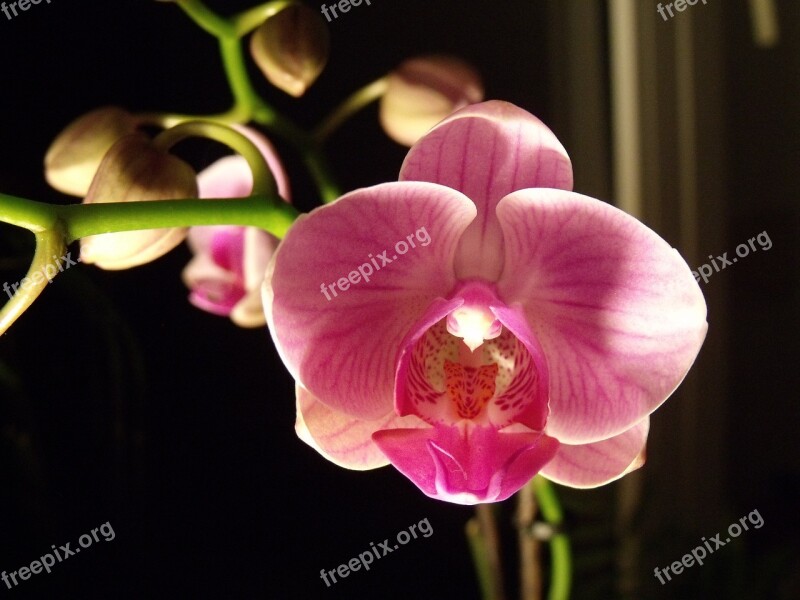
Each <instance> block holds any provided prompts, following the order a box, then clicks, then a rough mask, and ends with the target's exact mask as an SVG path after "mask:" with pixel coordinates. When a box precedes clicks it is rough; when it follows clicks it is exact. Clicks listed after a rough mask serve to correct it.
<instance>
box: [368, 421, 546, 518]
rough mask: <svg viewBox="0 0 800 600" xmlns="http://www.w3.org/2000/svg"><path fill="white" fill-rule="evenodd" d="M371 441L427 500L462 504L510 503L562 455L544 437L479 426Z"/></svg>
mask: <svg viewBox="0 0 800 600" xmlns="http://www.w3.org/2000/svg"><path fill="white" fill-rule="evenodd" d="M372 439H373V440H375V442H376V443H377V444H378V446H379V447H380V449H381V450H382V451H383V453H384V454H385V455H386V456H388V457H389V460H390V461H391V462H392V464H393V465H394V466H395V468H397V469H398V470H399V471H400V472H401V473H403V475H405V476H406V477H408V478H409V479H411V481H413V482H414V484H415V485H416V486H417V487H418V488H419V489H420V490H422V492H423V493H425V495H427V496H430V497H431V498H437V499H440V500H447V501H449V502H454V503H457V504H477V503H480V502H499V501H501V500H505V499H506V498H508V497H509V496H511V495H512V494H514V493H515V492H517V491H518V490H519V489H520V488H521V487H522V486H523V485H525V484H526V483H527V482H528V481H530V479H531V478H532V477H533V476H534V475H536V473H537V472H538V471H539V470H540V469H541V468H542V466H544V465H545V464H547V462H548V461H549V460H550V459H552V457H553V456H554V455H555V454H556V452H557V450H558V442H557V441H556V440H555V439H553V438H550V437H548V436H546V435H543V434H539V433H533V432H530V433H504V432H498V431H497V430H496V429H495V428H494V427H480V426H475V427H473V428H472V429H471V430H469V431H468V432H465V431H464V430H463V429H462V428H460V427H445V426H437V427H430V428H425V429H387V430H382V431H378V432H376V433H375V434H374V435H373V436H372Z"/></svg>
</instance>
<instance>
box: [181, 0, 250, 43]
mask: <svg viewBox="0 0 800 600" xmlns="http://www.w3.org/2000/svg"><path fill="white" fill-rule="evenodd" d="M178 6H180V7H181V8H182V9H183V12H185V13H186V14H187V15H188V16H189V18H191V19H192V21H194V22H195V23H197V24H198V25H199V26H200V27H201V28H202V29H203V30H205V31H207V32H208V33H210V34H211V35H213V36H214V37H234V36H235V35H236V31H235V29H234V27H233V25H232V24H231V22H230V20H228V19H226V18H224V17H220V16H219V15H218V14H217V13H215V12H214V11H213V10H211V9H210V8H208V7H207V6H206V5H205V4H204V3H203V2H201V0H180V1H179V2H178Z"/></svg>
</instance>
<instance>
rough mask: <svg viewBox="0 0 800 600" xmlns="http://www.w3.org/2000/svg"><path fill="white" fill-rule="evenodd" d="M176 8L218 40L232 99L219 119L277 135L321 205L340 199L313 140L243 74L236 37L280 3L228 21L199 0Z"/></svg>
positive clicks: (166, 117)
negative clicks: (305, 172) (259, 127)
mask: <svg viewBox="0 0 800 600" xmlns="http://www.w3.org/2000/svg"><path fill="white" fill-rule="evenodd" d="M179 5H180V7H181V8H183V10H184V11H185V12H186V14H187V15H189V17H191V18H192V19H193V20H194V21H195V22H196V23H197V24H198V25H200V26H201V27H202V28H203V29H205V30H206V31H207V32H209V33H210V34H212V35H213V36H215V37H217V39H218V40H219V47H220V54H221V57H222V63H223V66H224V68H225V75H226V77H227V79H228V84H229V86H230V88H231V92H232V93H233V97H234V106H233V108H231V110H229V111H228V112H227V113H223V114H222V115H221V116H222V117H223V119H233V120H234V121H235V122H238V123H246V122H248V121H250V120H253V121H255V122H256V123H258V124H260V125H263V126H264V128H265V129H266V130H267V131H268V132H270V133H274V134H277V135H279V136H281V137H282V138H284V139H285V140H286V141H287V142H288V143H289V144H291V146H292V147H293V148H294V149H295V150H296V151H297V152H298V153H299V154H300V156H301V157H302V159H303V162H304V163H305V165H306V168H307V169H308V172H309V174H310V175H311V177H312V178H313V179H314V183H315V184H316V186H317V190H318V191H319V194H320V197H321V198H322V200H323V202H332V201H333V200H335V199H336V198H338V197H339V196H341V191H340V189H339V186H338V185H337V184H336V182H335V180H334V178H333V176H332V174H331V172H330V168H329V167H328V164H327V161H326V160H325V157H324V156H323V155H322V152H321V151H320V148H319V145H318V144H317V143H316V142H315V140H314V139H313V137H312V136H311V135H309V134H308V133H307V132H306V131H304V130H302V129H300V128H299V127H298V126H297V125H295V124H294V123H293V122H292V121H291V120H290V119H288V118H287V117H285V116H283V115H282V114H280V113H279V112H278V111H276V110H275V109H274V108H273V107H272V106H270V105H269V104H268V103H267V102H266V101H264V100H263V99H262V98H261V96H259V94H258V93H257V92H256V91H255V89H254V88H253V85H252V83H251V82H250V76H249V75H248V73H247V66H246V64H245V60H244V52H243V51H242V43H241V39H240V38H241V36H242V35H244V34H245V33H247V31H248V30H249V29H248V28H251V26H252V25H253V24H254V22H255V21H256V20H257V17H258V16H259V15H261V16H264V15H266V16H269V13H270V11H273V10H274V11H277V10H280V9H281V8H283V1H282V0H278V1H276V2H271V3H268V4H265V5H263V6H260V7H256V8H254V9H251V10H249V11H246V12H244V13H241V14H239V15H238V16H235V17H232V18H231V19H225V18H222V17H220V16H218V15H217V14H215V13H214V12H213V11H211V10H210V9H209V8H208V7H206V6H205V4H203V3H202V2H201V1H200V0H183V1H182V2H179ZM162 118H163V119H164V121H166V122H171V123H173V124H174V123H175V121H176V120H180V119H181V116H180V115H163V116H162Z"/></svg>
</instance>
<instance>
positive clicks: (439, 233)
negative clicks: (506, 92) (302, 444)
mask: <svg viewBox="0 0 800 600" xmlns="http://www.w3.org/2000/svg"><path fill="white" fill-rule="evenodd" d="M474 216H475V206H474V205H473V204H472V203H471V202H470V201H469V199H467V198H465V197H464V196H463V195H462V194H460V193H458V192H456V191H454V190H451V189H448V188H445V187H443V186H437V185H433V184H428V183H387V184H382V185H378V186H375V187H372V188H366V189H361V190H357V191H355V192H351V193H349V194H346V195H345V196H343V197H341V198H340V199H338V200H337V201H336V202H334V203H332V204H329V205H326V206H323V207H320V208H317V209H315V210H314V211H312V212H311V213H309V214H308V215H305V216H301V217H300V218H299V219H298V220H297V221H296V222H295V224H294V225H293V226H292V228H291V229H290V230H289V232H288V234H287V235H286V237H285V238H284V240H283V242H282V243H281V245H280V246H279V247H278V250H277V251H276V253H275V255H274V256H273V259H272V262H271V263H270V267H269V269H268V271H267V277H266V281H265V283H264V310H265V313H266V315H267V321H268V323H269V325H270V332H271V333H272V337H273V339H274V341H275V344H276V346H277V348H278V351H279V353H280V355H281V357H282V359H283V361H284V363H285V364H286V365H287V367H288V369H289V372H290V373H291V374H292V375H293V377H294V378H295V380H297V381H298V382H300V383H302V384H303V385H304V386H305V387H306V388H307V389H308V390H309V391H310V392H312V393H313V394H314V395H315V396H317V397H318V398H320V399H322V400H323V401H324V402H325V403H326V404H327V405H328V406H330V407H331V408H335V409H337V410H341V411H342V412H346V413H347V414H350V415H351V416H354V417H359V418H361V419H376V418H380V417H382V416H383V415H385V414H386V413H387V411H388V410H390V409H391V407H392V398H393V388H394V374H395V368H396V362H395V361H396V360H397V354H398V349H399V347H400V342H401V340H402V339H403V337H404V336H405V335H406V333H407V332H408V331H409V329H410V328H411V327H412V326H413V325H414V324H415V322H416V321H417V320H418V319H419V317H420V316H421V315H422V314H423V313H424V312H425V310H426V309H427V308H428V307H429V306H430V305H431V303H432V302H433V301H434V300H435V299H436V298H437V297H440V296H444V295H446V293H447V292H448V291H449V290H450V289H451V288H452V287H453V284H454V282H455V278H454V274H453V269H452V263H453V254H454V252H455V247H456V244H457V242H458V239H459V237H460V236H461V234H462V232H463V231H464V229H465V228H466V227H467V226H468V224H469V223H470V221H471V220H472V219H473V218H474ZM422 231H424V232H425V234H426V235H425V236H424V237H420V234H421V232H422ZM412 239H414V240H416V242H415V243H416V244H417V247H416V248H411V249H408V250H407V253H404V254H403V255H402V256H399V255H398V254H399V251H398V250H397V246H398V245H399V242H403V243H405V244H406V245H408V244H409V243H410V241H411V240H412ZM423 243H424V244H425V245H424V246H423V245H422V244H423ZM385 248H386V249H388V250H385V251H384V249H385ZM396 253H397V254H396ZM373 254H374V256H373ZM381 255H384V256H385V257H386V259H387V260H388V262H386V263H384V264H380V263H379V261H378V258H377V257H379V256H381ZM373 261H374V262H373ZM381 262H383V259H381ZM359 265H360V266H359ZM376 265H377V268H374V267H375V266H376ZM367 268H369V272H368V269H367ZM357 269H360V271H359V270H357ZM340 284H341V285H340ZM325 286H328V287H327V288H326V287H325ZM337 287H338V291H337ZM326 298H327V299H326Z"/></svg>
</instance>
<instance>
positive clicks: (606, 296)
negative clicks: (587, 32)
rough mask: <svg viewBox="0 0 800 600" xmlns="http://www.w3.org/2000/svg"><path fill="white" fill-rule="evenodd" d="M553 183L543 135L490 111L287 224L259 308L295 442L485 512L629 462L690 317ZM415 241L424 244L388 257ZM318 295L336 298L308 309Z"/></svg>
mask: <svg viewBox="0 0 800 600" xmlns="http://www.w3.org/2000/svg"><path fill="white" fill-rule="evenodd" d="M571 187H572V167H571V164H570V161H569V158H568V157H567V154H566V152H565V150H564V148H563V147H562V146H561V144H560V143H559V142H558V140H557V139H556V137H555V136H554V135H553V133H552V132H551V131H550V130H549V129H548V128H547V127H546V126H545V125H543V124H542V123H541V122H540V121H539V120H538V119H536V118H535V117H534V116H532V115H530V114H529V113H527V112H525V111H523V110H522V109H520V108H518V107H516V106H514V105H511V104H508V103H505V102H499V101H491V102H485V103H482V104H476V105H472V106H468V107H466V108H464V109H461V110H459V111H458V112H456V113H454V114H453V115H451V116H450V117H448V118H447V119H445V120H444V121H443V122H442V123H440V124H439V125H437V126H436V127H435V128H434V129H433V130H431V131H430V132H429V133H428V134H427V135H426V136H425V137H423V138H422V139H421V140H420V141H419V142H418V143H417V144H416V145H415V146H414V147H413V148H412V149H411V150H410V152H409V154H408V156H407V158H406V160H405V162H404V164H403V167H402V169H401V172H400V181H399V182H394V183H387V184H382V185H377V186H375V187H371V188H366V189H360V190H356V191H354V192H352V193H349V194H347V195H345V196H343V197H342V198H340V199H339V200H337V201H336V202H335V203H333V204H330V205H327V206H324V207H321V208H318V209H316V210H315V211H313V212H311V213H310V214H309V215H308V216H306V217H304V218H302V219H300V220H298V221H297V222H296V224H295V225H294V226H293V227H292V229H291V230H290V231H289V233H288V235H287V236H286V238H285V239H284V241H283V243H282V244H281V246H280V248H279V249H278V251H277V252H276V253H275V255H274V256H273V258H272V261H271V263H270V267H269V270H268V273H267V278H266V280H265V284H264V307H265V310H266V314H267V321H268V323H269V326H270V331H271V334H272V336H273V339H274V340H275V343H276V345H277V347H278V350H279V352H280V354H281V357H282V358H283V360H284V362H285V363H286V365H287V367H288V369H289V371H290V372H291V373H292V375H293V376H294V378H295V379H296V381H297V407H298V418H297V432H298V434H299V435H300V437H301V438H302V439H303V440H305V441H306V442H308V443H309V444H310V445H312V446H313V447H314V448H316V449H317V450H318V451H319V452H320V453H322V454H323V455H324V456H326V457H327V458H329V459H330V460H332V461H333V462H335V463H337V464H339V465H342V466H345V467H348V468H353V469H370V468H375V467H379V466H383V465H386V464H388V463H391V464H393V465H394V466H395V467H396V468H397V469H398V470H400V471H401V472H402V473H403V474H405V475H406V476H407V477H408V478H409V479H411V480H412V481H413V482H414V483H415V484H416V485H417V486H418V487H419V488H420V489H421V490H422V491H423V492H424V493H425V494H427V495H428V496H431V497H433V498H439V499H442V500H448V501H451V502H457V503H462V504H474V503H478V502H492V501H499V500H503V499H505V498H507V497H509V496H510V495H511V494H513V493H514V492H516V491H517V490H519V489H520V488H521V487H522V486H523V485H525V483H526V482H528V481H529V480H530V479H531V478H532V477H533V476H534V475H535V474H536V473H541V474H542V475H543V476H545V477H547V478H549V479H551V480H553V481H556V482H559V483H562V484H565V485H569V486H573V487H594V486H598V485H602V484H604V483H607V482H609V481H612V480H614V479H617V478H619V477H621V476H622V475H624V474H625V473H627V472H629V471H631V470H633V469H635V468H637V467H639V466H640V465H641V464H642V463H643V462H644V448H645V443H646V440H647V433H648V425H649V415H650V413H652V412H653V411H654V410H655V409H656V408H658V407H659V406H660V405H661V403H662V402H664V400H665V399H666V398H667V397H668V396H669V395H670V394H671V393H672V391H673V390H674V389H675V387H676V386H677V385H678V384H679V383H680V382H681V380H682V379H683V377H684V375H685V374H686V372H687V370H688V369H689V367H690V366H691V364H692V363H693V361H694V359H695V357H696V355H697V353H698V351H699V349H700V346H701V344H702V342H703V339H704V337H705V333H706V329H707V324H706V321H705V316H706V306H705V302H704V300H703V295H702V293H701V292H700V289H699V287H698V285H697V283H696V282H695V280H694V278H693V277H692V275H691V271H690V269H689V267H688V266H687V265H686V263H685V262H684V260H683V259H682V258H681V257H680V255H679V254H678V253H677V252H676V251H675V250H674V249H672V248H671V247H670V246H669V245H668V244H667V243H666V242H665V241H664V240H662V239H661V238H660V237H659V236H658V235H656V234H655V233H654V232H653V231H651V230H650V229H648V228H647V227H646V226H644V225H643V224H641V223H640V222H639V221H637V220H636V219H634V218H633V217H631V216H629V215H627V214H625V213H623V212H622V211H620V210H618V209H616V208H614V207H612V206H610V205H608V204H606V203H604V202H601V201H599V200H596V199H593V198H589V197H586V196H582V195H580V194H576V193H573V192H571V191H569V190H570V189H571ZM422 227H424V228H425V230H426V231H427V232H428V235H429V237H430V243H429V244H428V245H426V246H425V247H422V246H419V247H416V248H414V249H413V250H408V251H407V253H404V252H403V251H402V250H401V248H402V246H400V244H399V243H398V241H402V240H408V238H410V237H411V236H407V234H408V233H409V232H413V231H415V230H416V231H419V230H420V228H422ZM384 249H389V250H388V251H387V252H382V251H383V250H384ZM398 254H403V255H402V256H398ZM376 257H381V262H382V263H383V264H382V265H380V267H381V268H380V270H376V272H375V273H373V274H372V277H371V279H370V281H361V280H357V281H358V285H355V284H353V285H350V284H351V283H352V282H353V280H355V279H357V278H356V277H352V278H351V276H352V275H353V274H354V273H355V275H360V273H359V271H356V269H357V267H358V266H359V265H361V266H364V264H367V263H369V262H372V261H375V262H374V263H373V264H375V265H377V260H376ZM362 263H363V264H362ZM351 269H352V271H351V272H350V275H348V278H349V279H350V282H349V283H348V278H342V279H339V280H338V283H336V281H337V280H336V278H337V277H339V275H341V274H342V273H347V272H348V271H350V270H351ZM329 282H334V284H330V286H331V287H333V286H334V285H336V286H339V289H340V290H347V291H346V293H340V294H338V296H337V297H334V298H331V300H328V299H326V297H325V295H324V294H322V293H320V291H321V288H320V285H321V284H322V285H323V286H325V285H329ZM328 289H330V288H328Z"/></svg>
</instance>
